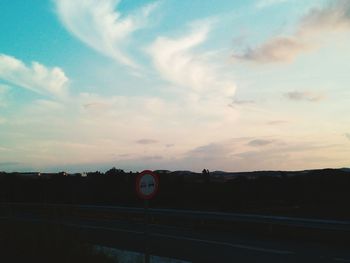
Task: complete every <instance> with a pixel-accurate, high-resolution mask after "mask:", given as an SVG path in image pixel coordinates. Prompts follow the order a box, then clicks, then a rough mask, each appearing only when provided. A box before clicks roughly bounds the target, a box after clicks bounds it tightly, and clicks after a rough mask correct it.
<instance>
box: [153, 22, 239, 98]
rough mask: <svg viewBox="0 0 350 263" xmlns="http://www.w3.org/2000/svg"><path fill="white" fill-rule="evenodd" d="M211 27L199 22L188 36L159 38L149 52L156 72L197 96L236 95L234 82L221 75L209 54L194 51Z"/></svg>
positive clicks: (208, 24)
mask: <svg viewBox="0 0 350 263" xmlns="http://www.w3.org/2000/svg"><path fill="white" fill-rule="evenodd" d="M210 27H211V25H210V23H206V22H202V23H201V24H200V23H199V22H198V23H197V24H196V25H195V26H194V25H193V26H192V28H191V30H190V32H189V33H187V34H186V35H183V36H180V37H177V38H169V37H158V38H157V39H156V40H155V41H154V42H153V43H152V45H151V46H150V47H149V49H148V51H149V54H150V55H151V57H152V60H153V64H154V66H155V68H156V69H157V71H158V72H159V73H160V74H161V76H162V77H163V78H164V79H165V80H167V81H169V82H170V83H173V84H174V85H176V86H180V87H186V88H189V91H190V92H193V93H196V94H208V93H210V92H213V91H215V93H216V94H218V95H219V96H233V94H234V92H235V85H234V83H233V82H232V81H231V80H230V79H229V78H228V77H227V76H225V75H224V74H222V73H220V71H219V69H218V68H216V67H215V63H214V61H210V55H208V53H207V54H206V53H199V52H196V51H195V48H196V47H198V46H199V45H201V44H203V43H204V42H205V40H206V39H207V37H208V34H209V31H210ZM210 95H212V94H210ZM210 95H209V96H210Z"/></svg>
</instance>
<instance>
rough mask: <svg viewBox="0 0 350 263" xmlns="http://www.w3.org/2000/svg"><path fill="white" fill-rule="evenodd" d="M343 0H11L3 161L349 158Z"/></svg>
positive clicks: (161, 165)
mask: <svg viewBox="0 0 350 263" xmlns="http://www.w3.org/2000/svg"><path fill="white" fill-rule="evenodd" d="M349 13H350V2H349V1H347V0H313V1H307V3H305V1H302V0H251V1H228V0H227V1H224V0H222V1H202V0H201V1H199V0H193V1H185V0H183V1H182V0H180V1H178V0H176V1H175V0H159V1H141V0H140V1H130V0H129V1H128V0H121V1H118V0H76V1H70V0H47V1H43V0H30V1H20V0H3V1H1V3H0V14H1V15H0V32H1V34H0V128H1V129H0V170H5V171H22V170H36V171H60V170H66V171H86V170H105V169H108V168H109V167H111V166H117V167H119V168H123V169H125V170H142V169H170V170H180V169H181V170H183V169H186V170H196V171H201V170H202V169H203V168H208V169H210V170H227V171H251V170H266V169H268V170H299V169H310V168H324V167H344V166H349V160H348V159H347V156H349V152H350V151H349V146H350V127H349V126H350V123H349V121H348V118H347V115H348V112H349V108H350V106H349V102H348V100H349V95H350V94H349V93H350V91H349V74H348V69H349V67H350V52H349V51H350V50H349V47H350V45H349V44H350V16H349Z"/></svg>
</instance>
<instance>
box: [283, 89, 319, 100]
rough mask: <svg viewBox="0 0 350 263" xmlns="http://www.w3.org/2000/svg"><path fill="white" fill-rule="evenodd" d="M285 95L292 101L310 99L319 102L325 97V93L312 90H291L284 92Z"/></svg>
mask: <svg viewBox="0 0 350 263" xmlns="http://www.w3.org/2000/svg"><path fill="white" fill-rule="evenodd" d="M285 97H286V98H287V99H289V100H294V101H310V102H319V101H322V100H324V99H325V95H323V94H320V93H314V92H307V91H305V92H300V91H292V92H288V93H286V94H285Z"/></svg>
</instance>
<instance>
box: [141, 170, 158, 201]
mask: <svg viewBox="0 0 350 263" xmlns="http://www.w3.org/2000/svg"><path fill="white" fill-rule="evenodd" d="M156 183H157V182H156V179H155V178H154V177H153V176H152V175H149V174H145V175H143V176H142V177H141V178H140V183H139V189H140V193H141V194H143V195H145V196H149V195H152V194H153V192H154V191H155V190H156Z"/></svg>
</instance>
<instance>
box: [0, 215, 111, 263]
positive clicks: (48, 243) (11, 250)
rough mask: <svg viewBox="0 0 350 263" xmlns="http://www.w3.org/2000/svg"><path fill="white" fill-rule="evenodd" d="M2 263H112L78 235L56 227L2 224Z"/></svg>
mask: <svg viewBox="0 0 350 263" xmlns="http://www.w3.org/2000/svg"><path fill="white" fill-rule="evenodd" d="M0 262H2V263H17V262H21V263H22V262H27V263H29V262H35V263H47V262H52V263H56V262H57V263H62V262H84V263H112V262H115V261H112V260H111V259H110V258H108V257H107V256H105V255H103V254H101V253H98V252H96V251H95V250H94V249H93V247H92V246H91V245H90V244H88V243H87V242H85V240H83V239H82V237H81V235H80V234H79V232H78V231H76V230H74V229H68V228H64V227H62V226H58V225H55V224H48V223H44V222H41V223H33V222H28V221H21V220H10V221H9V220H1V221H0Z"/></svg>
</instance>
